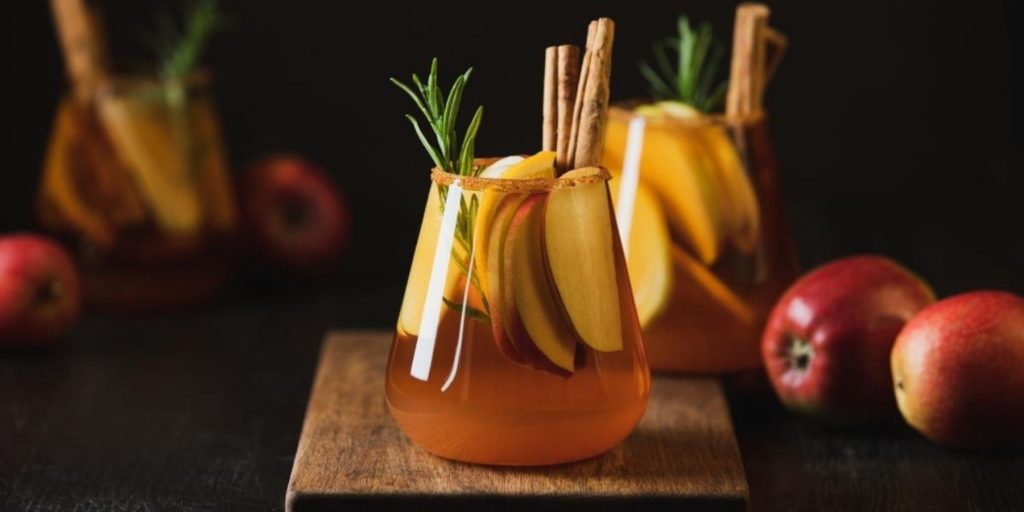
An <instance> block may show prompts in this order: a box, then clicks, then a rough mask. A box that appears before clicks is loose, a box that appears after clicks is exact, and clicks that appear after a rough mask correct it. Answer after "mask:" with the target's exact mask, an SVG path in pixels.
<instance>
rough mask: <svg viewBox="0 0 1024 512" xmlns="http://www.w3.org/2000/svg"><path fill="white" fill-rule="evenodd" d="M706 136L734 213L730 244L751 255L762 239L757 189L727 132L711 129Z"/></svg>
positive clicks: (705, 133) (704, 134)
mask: <svg viewBox="0 0 1024 512" xmlns="http://www.w3.org/2000/svg"><path fill="white" fill-rule="evenodd" d="M703 132H704V133H703V139H704V144H705V147H707V149H708V153H709V154H710V155H711V158H712V159H713V160H714V162H715V170H716V171H717V172H718V176H719V181H720V183H721V184H722V185H723V188H724V191H725V195H726V198H727V200H728V201H729V202H730V205H731V207H732V210H733V213H732V226H731V228H730V233H729V240H730V241H732V243H733V245H735V246H736V247H737V248H739V249H740V250H742V251H743V252H745V253H749V252H751V251H753V250H754V249H755V248H756V247H757V242H758V241H759V239H760V236H761V212H760V209H759V207H758V203H757V194H755V193H754V186H753V184H752V183H751V182H750V176H749V175H748V174H747V170H746V168H745V167H744V165H743V160H742V159H741V158H740V155H739V153H738V152H737V150H736V146H735V145H734V144H733V142H732V138H731V137H729V133H728V132H726V130H725V128H723V127H721V126H708V127H706V128H704V129H703Z"/></svg>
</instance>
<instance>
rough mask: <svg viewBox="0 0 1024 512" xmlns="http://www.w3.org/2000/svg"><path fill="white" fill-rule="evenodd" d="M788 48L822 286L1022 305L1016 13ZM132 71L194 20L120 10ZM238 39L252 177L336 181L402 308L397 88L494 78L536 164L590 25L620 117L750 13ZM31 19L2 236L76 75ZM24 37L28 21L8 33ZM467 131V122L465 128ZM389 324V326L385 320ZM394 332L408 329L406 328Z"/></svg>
mask: <svg viewBox="0 0 1024 512" xmlns="http://www.w3.org/2000/svg"><path fill="white" fill-rule="evenodd" d="M769 3H770V5H771V6H772V9H773V11H772V24H773V25H774V26H776V27H778V28H779V29H781V30H782V31H783V32H785V33H786V34H787V35H788V36H789V39H790V48H789V52H788V54H787V55H786V58H785V60H784V62H783V65H782V67H781V68H780V71H779V73H778V74H777V76H776V79H775V81H774V82H773V83H772V84H771V87H770V89H769V92H768V95H767V108H768V110H769V112H770V115H771V127H772V130H773V136H774V139H775V142H776V145H777V150H778V153H779V157H780V161H781V168H782V181H783V189H784V191H785V199H786V205H787V208H788V211H789V214H790V217H791V219H792V222H793V225H794V229H795V232H796V236H797V242H798V245H799V250H800V254H801V257H802V260H803V263H804V265H805V266H811V265H815V264H818V263H821V262H823V261H826V260H828V259H831V258H834V257H838V256H842V255H846V254H850V253H855V252H865V251H870V252H880V253H884V254H889V255H891V256H893V257H895V258H897V259H899V260H901V261H903V262H904V263H906V264H907V265H909V266H910V267H912V268H914V269H915V270H917V271H918V272H919V273H921V274H922V275H923V276H924V277H926V278H927V279H928V280H930V281H931V282H932V283H933V284H934V285H935V287H936V288H937V290H938V291H939V292H940V294H949V293H953V292H956V291H961V290H965V289H970V288H981V287H996V288H1004V289H1011V290H1015V291H1018V292H1020V291H1022V290H1024V272H1022V268H1024V263H1022V262H1024V242H1022V240H1021V239H1022V233H1024V201H1022V200H1021V197H1020V194H1021V192H1022V191H1024V186H1022V185H1024V181H1022V178H1021V175H1022V170H1024V169H1022V167H1024V166H1022V158H1021V155H1020V154H1019V149H1018V148H1019V147H1020V146H1019V144H1017V143H1018V142H1019V141H1020V139H1021V137H1020V124H1019V122H1017V119H1018V114H1019V113H1020V112H1021V108H1020V107H1021V100H1020V94H1019V91H1020V90H1021V80H1020V79H1019V77H1018V76H1017V75H1015V74H1014V73H1013V71H1014V70H1015V68H1018V67H1019V65H1020V57H1019V55H1020V54H1019V53H1018V52H1017V51H1016V50H1017V47H1018V46H1019V45H1018V44H1015V43H1016V42H1017V41H1019V40H1020V34H1019V33H1017V34H1014V33H1012V32H1013V31H1014V30H1017V31H1019V30H1020V29H1014V28H1012V27H1011V24H1012V23H1013V20H1014V19H1016V16H1015V14H1018V12H1011V10H1016V11H1019V9H1018V8H1011V7H1010V6H1009V5H1008V4H1007V5H1004V4H1001V3H999V2H992V1H987V2H986V1H978V2H948V3H941V4H940V3H936V2H927V1H923V0H922V1H915V2H893V1H869V2H857V3H856V4H852V5H848V6H844V5H841V4H838V3H833V2H802V3H798V2H769ZM101 4H102V5H104V6H105V11H106V17H107V25H108V31H109V32H110V34H109V39H110V41H111V46H112V49H113V51H114V53H115V61H116V62H115V63H116V64H117V65H118V66H119V67H120V68H122V69H126V70H133V69H141V68H142V67H144V63H145V62H146V59H147V58H148V54H147V52H146V50H145V49H144V48H143V47H142V46H141V45H140V44H139V41H140V40H141V39H142V36H143V34H145V32H146V31H147V29H148V28H149V27H151V26H152V23H153V19H154V17H155V15H156V12H157V11H159V10H160V9H162V8H167V7H168V6H169V5H170V6H178V5H179V4H180V2H138V1H133V0H116V1H114V0H106V1H103V2H101ZM224 6H225V8H226V10H228V11H230V12H231V13H232V14H233V16H234V19H235V22H234V28H233V29H232V30H231V31H230V32H227V33H224V34H222V35H221V36H220V37H218V38H217V39H216V40H215V41H214V43H213V44H212V46H211V48H210V49H209V52H208V55H207V58H206V62H207V63H208V64H209V67H210V68H212V69H213V70H214V73H215V77H216V82H215V94H216V97H217V100H218V105H219V110H220V113H221V115H222V117H223V121H224V124H225V130H226V137H227V143H228V149H229V154H230V157H231V161H232V164H233V167H234V171H235V173H236V174H237V173H238V172H240V171H241V170H242V169H243V168H244V166H245V164H246V163H248V162H251V161H253V160H254V159H256V158H258V157H260V156H264V155H267V154H269V153H271V152H276V151H288V152H296V153H299V154H302V155H305V156H307V157H309V158H311V159H313V160H315V161H317V162H319V163H321V164H322V165H323V166H325V167H326V168H327V169H328V170H329V171H330V172H331V174H333V175H334V176H335V177H336V178H337V180H338V182H339V183H340V184H341V185H342V187H343V188H344V190H345V191H346V192H347V193H348V196H349V198H350V200H351V203H352V208H353V210H354V215H355V219H356V225H355V240H354V244H353V250H352V252H351V254H350V255H349V257H348V259H347V263H346V265H345V267H344V268H345V271H344V272H343V273H342V274H341V275H342V277H341V278H340V279H341V280H342V281H343V282H344V283H353V284H354V283H355V282H359V283H363V284H371V283H376V284H377V285H379V286H380V287H382V288H384V289H386V290H389V293H386V294H385V297H387V299H385V300H382V303H381V307H382V308H383V307H385V306H386V307H387V308H390V309H391V310H396V309H397V304H398V298H399V297H400V294H401V287H402V286H403V285H404V280H405V274H406V271H407V268H408V262H409V260H410V257H411V254H412V248H413V244H414V242H415V231H416V229H417V228H418V226H419V218H420V216H421V214H422V208H423V201H424V198H425V191H426V188H427V179H428V178H427V168H428V167H429V165H430V162H429V160H428V158H427V155H426V153H425V152H424V151H423V150H422V148H420V147H419V143H418V142H417V141H416V139H415V137H414V135H413V133H412V132H411V130H410V128H409V126H408V124H407V122H406V121H405V120H404V119H403V117H402V115H403V114H404V113H406V112H412V111H413V106H412V104H411V102H410V101H409V100H408V98H406V97H404V96H403V95H402V94H401V93H400V92H399V91H398V90H397V89H396V88H394V87H393V86H391V85H389V84H388V83H387V78H388V77H389V76H392V75H394V76H398V77H401V78H403V79H407V77H408V75H409V74H410V73H411V72H414V71H415V72H419V73H421V74H422V73H425V71H426V70H427V66H428V63H429V59H430V58H431V57H433V56H437V57H439V58H440V62H441V70H442V75H443V78H444V83H446V84H449V83H450V82H451V80H452V78H453V77H454V76H455V74H456V73H458V72H461V71H462V70H463V69H465V68H466V67H468V66H474V67H475V71H474V74H473V77H472V80H471V81H470V84H469V87H468V91H467V94H466V99H465V104H466V106H465V107H464V109H463V112H464V113H465V112H467V111H469V110H470V109H471V108H472V107H474V106H475V105H477V104H483V105H484V106H485V109H486V113H485V117H484V123H483V127H482V129H481V133H480V136H479V140H478V151H477V153H478V154H479V155H507V154H512V153H530V152H533V151H535V150H537V149H538V146H539V140H540V97H541V87H540V80H541V70H542V54H543V48H544V47H545V46H546V45H550V44H555V43H565V42H571V43H576V44H582V43H583V41H584V37H585V30H586V25H587V21H588V20H590V19H592V18H595V17H598V16H602V15H604V16H611V17H613V18H614V19H615V20H616V22H617V33H616V44H615V69H614V72H613V83H612V97H613V99H625V98H630V97H636V96H640V95H643V94H645V93H646V89H645V86H644V84H643V82H642V80H641V78H640V76H639V73H638V72H637V68H636V63H637V61H638V60H640V59H641V58H645V57H646V56H647V55H648V49H649V43H650V41H651V40H652V39H654V38H657V37H662V36H665V35H668V34H670V33H672V31H673V30H674V21H675V16H676V15H677V14H678V13H680V12H686V13H688V14H690V16H691V18H693V19H696V20H709V21H711V22H713V23H714V25H715V27H716V28H717V34H718V38H719V39H720V40H722V41H723V42H724V43H725V44H727V45H728V44H729V43H730V42H731V35H730V34H731V28H732V15H733V10H734V9H733V8H734V3H732V2H695V1H690V2H686V1H679V2H664V1H639V0H633V1H630V2H610V1H595V2H586V3H572V5H571V6H570V3H569V2H551V1H544V2H536V1H525V2H516V3H515V4H494V3H489V2H468V1H456V2H444V3H433V2H391V1H388V2H361V3H359V4H358V7H355V6H354V5H350V3H348V2H310V1H305V2H287V3H285V2H280V1H266V2H256V1H239V0H235V1H225V2H224ZM15 13H16V15H15V16H14V18H13V25H14V27H13V31H12V32H13V34H14V37H15V41H14V43H15V44H14V45H13V49H14V59H15V60H14V66H13V68H12V71H13V72H12V73H11V74H10V75H8V76H9V77H10V78H11V79H12V80H13V81H14V82H15V87H16V91H15V94H14V96H13V97H12V98H11V100H12V101H13V102H14V119H13V126H14V135H13V138H10V139H8V141H9V142H12V143H13V147H12V148H11V151H10V153H8V154H13V159H12V160H10V161H9V162H8V165H7V166H5V169H4V170H3V174H2V176H0V228H2V229H3V230H8V229H22V228H27V227H31V224H32V214H31V205H32V199H33V194H34V190H35V186H36V181H37V179H38V175H39V169H40V166H41V164H40V163H41V159H42V155H43V152H44V148H45V144H46V140H47V135H48V131H49V128H50V124H51V121H52V117H53V112H54V107H55V105H56V102H57V98H58V96H59V95H60V94H61V91H62V90H63V89H64V82H65V80H64V68H63V62H62V60H61V56H60V53H59V51H58V47H57V43H56V38H55V34H54V31H53V27H52V22H51V19H50V16H49V11H48V2H43V1H38V0H22V1H19V2H18V3H17V7H16V9H15ZM9 19H10V18H9ZM464 122H465V121H464ZM382 316H387V315H382ZM392 316H393V315H392Z"/></svg>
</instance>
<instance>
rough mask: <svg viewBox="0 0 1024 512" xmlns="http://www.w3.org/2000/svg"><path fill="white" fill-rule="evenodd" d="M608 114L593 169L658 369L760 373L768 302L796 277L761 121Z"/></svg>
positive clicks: (629, 110)
mask: <svg viewBox="0 0 1024 512" xmlns="http://www.w3.org/2000/svg"><path fill="white" fill-rule="evenodd" d="M634 106H635V105H624V106H620V107H617V108H612V110H611V112H610V116H609V118H610V119H609V123H608V128H607V132H606V139H605V140H606V143H605V151H604V158H603V161H604V163H605V165H606V166H607V167H608V168H609V169H611V170H612V173H613V175H615V176H616V178H618V179H616V180H613V184H614V185H615V187H614V189H613V197H614V199H615V202H616V209H617V212H616V215H617V217H618V223H619V226H620V229H621V231H622V233H623V236H624V237H627V238H628V239H629V243H628V244H626V248H627V260H628V262H629V265H628V266H629V272H630V277H631V279H632V283H633V290H634V293H635V295H636V298H637V308H638V310H639V313H640V320H641V323H642V325H643V330H644V340H645V343H646V348H647V356H648V359H649V360H650V364H651V367H652V368H654V369H656V370H669V371H682V372H691V373H730V372H739V371H743V370H748V369H752V368H756V367H758V366H760V364H761V357H760V350H759V340H760V334H761V331H762V328H763V326H764V322H765V320H766V318H767V315H768V313H769V311H770V308H771V307H772V305H773V304H774V302H775V300H776V299H777V298H778V297H779V295H780V294H781V293H782V292H783V291H784V289H785V287H786V286H787V285H788V284H789V283H790V282H791V281H792V280H793V279H794V278H795V277H796V275H797V273H798V265H797V259H796V253H795V248H794V245H793V242H792V237H791V234H790V231H789V225H788V222H787V220H786V218H785V215H784V212H783V208H782V204H781V198H780V191H779V182H778V166H777V164H776V158H775V153H774V150H773V148H772V143H771V141H770V139H769V137H768V131H767V126H766V122H765V117H764V115H757V116H754V117H750V118H746V119H736V118H726V117H722V116H708V115H690V113H688V112H686V111H683V112H680V113H677V114H678V115H673V114H674V113H673V112H661V113H660V114H656V115H650V114H648V113H644V112H643V110H642V107H641V109H640V110H639V111H638V110H636V109H634V108H633V107H634Z"/></svg>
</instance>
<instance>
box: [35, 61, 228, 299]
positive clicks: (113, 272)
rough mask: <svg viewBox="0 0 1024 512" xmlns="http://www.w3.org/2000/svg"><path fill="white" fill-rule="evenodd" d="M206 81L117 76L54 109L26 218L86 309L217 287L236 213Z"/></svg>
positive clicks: (201, 293) (191, 295)
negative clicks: (58, 250) (69, 262)
mask: <svg viewBox="0 0 1024 512" xmlns="http://www.w3.org/2000/svg"><path fill="white" fill-rule="evenodd" d="M209 83H210V80H209V78H208V76H207V75H205V74H196V75H193V76H190V77H189V78H187V79H185V80H175V81H167V80H161V79H157V78H148V77H120V78H115V79H112V80H110V81H109V82H108V83H106V84H105V85H104V86H103V87H101V89H100V90H99V91H98V93H97V94H96V98H95V101H94V102H92V103H90V104H89V105H83V104H81V103H79V102H76V101H75V99H74V98H73V97H72V96H71V95H68V96H67V97H65V98H64V99H63V100H62V101H61V102H60V104H59V106H58V109H57V115H56V120H55V123H54V127H53V130H52V133H51V138H50V145H49V148H48V150H47V154H46V159H45V164H44V169H43V176H42V181H41V184H40V189H39V194H38V198H37V216H38V218H39V221H40V224H41V225H42V226H43V228H44V229H46V230H48V231H49V232H51V233H53V234H54V235H56V236H57V237H59V238H60V239H61V240H63V241H65V242H66V243H67V245H68V246H69V248H71V249H72V250H73V252H74V254H75V256H76V259H77V260H78V263H79V267H80V268H81V270H82V274H83V276H82V277H83V283H84V290H85V295H86V300H87V301H88V302H90V303H91V304H94V305H100V306H107V307H113V308H149V307H163V306H170V305H176V304H181V303H188V302H192V301H194V300H198V299H200V298H203V297H205V296H207V295H209V294H210V293H212V292H214V291H215V290H216V289H217V288H218V287H219V286H220V284H221V283H222V282H223V281H224V279H225V277H226V275H227V271H228V269H229V260H230V258H229V256H230V252H231V251H230V248H231V245H232V244H231V241H232V239H233V235H234V232H235V227H236V223H237V213H236V209H235V200H234V197H233V194H232V190H231V186H230V184H231V183H230V177H229V175H228V168H227V161H226V158H225V154H224V146H223V142H222V140H221V133H220V126H219V121H218V119H217V116H216V113H215V111H214V107H213V100H212V96H211V94H210V88H209Z"/></svg>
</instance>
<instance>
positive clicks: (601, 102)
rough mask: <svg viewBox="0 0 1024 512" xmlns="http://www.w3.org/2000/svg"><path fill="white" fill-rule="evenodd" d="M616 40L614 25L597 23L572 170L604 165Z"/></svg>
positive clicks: (606, 20) (601, 21)
mask: <svg viewBox="0 0 1024 512" xmlns="http://www.w3.org/2000/svg"><path fill="white" fill-rule="evenodd" d="M614 39H615V23H614V22H613V21H612V20H610V19H608V18H601V19H599V20H597V30H596V31H595V32H594V41H593V43H594V44H593V48H592V49H591V51H590V52H589V53H590V61H589V62H588V69H587V78H586V80H587V83H586V85H585V88H584V93H583V105H582V109H581V111H580V119H579V124H578V128H577V131H578V134H577V137H576V154H575V156H574V158H573V161H572V167H573V168H580V167H586V166H591V165H599V164H600V162H601V151H602V150H603V148H604V129H605V122H606V120H607V118H608V98H609V94H610V87H609V85H610V84H609V82H610V79H611V71H612V44H613V43H614Z"/></svg>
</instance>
